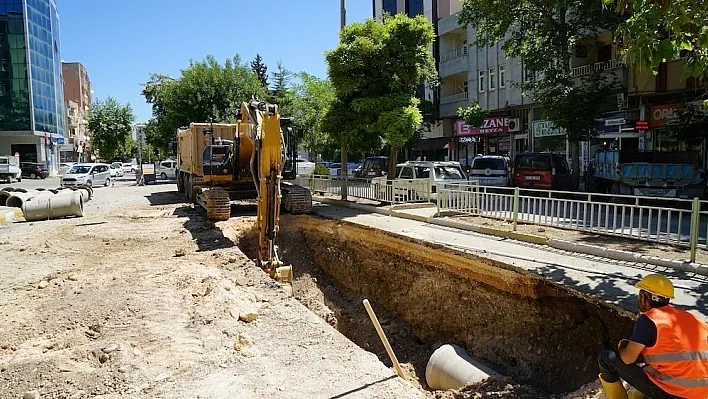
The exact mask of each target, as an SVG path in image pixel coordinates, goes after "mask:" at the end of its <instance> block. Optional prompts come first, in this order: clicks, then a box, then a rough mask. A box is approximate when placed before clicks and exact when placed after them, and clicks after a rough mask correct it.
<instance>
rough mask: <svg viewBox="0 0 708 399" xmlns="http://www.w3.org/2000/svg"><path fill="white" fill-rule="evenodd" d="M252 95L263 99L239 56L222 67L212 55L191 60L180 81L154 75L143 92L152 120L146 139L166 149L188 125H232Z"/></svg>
mask: <svg viewBox="0 0 708 399" xmlns="http://www.w3.org/2000/svg"><path fill="white" fill-rule="evenodd" d="M253 95H256V96H258V97H260V98H263V97H264V95H265V89H264V88H263V87H262V86H261V82H260V81H259V79H258V76H257V75H256V74H254V73H253V71H251V69H250V68H248V67H247V66H246V65H242V64H241V61H240V58H239V57H238V56H235V57H234V58H233V59H230V60H226V62H225V63H224V64H220V63H219V62H218V61H217V60H216V59H215V58H214V57H212V56H207V58H206V59H204V60H203V61H198V62H196V61H190V63H189V67H187V68H186V69H184V70H182V71H181V76H180V77H179V78H171V77H168V76H165V75H159V74H153V75H151V76H150V80H149V81H148V82H147V83H146V84H145V87H144V89H143V96H144V97H145V99H146V101H147V102H148V103H149V104H151V105H152V111H153V117H154V121H151V123H150V129H149V133H148V135H147V136H148V137H147V140H148V141H149V143H150V144H152V145H153V146H154V147H156V148H158V149H163V150H166V149H167V147H168V145H169V143H170V142H171V141H173V140H175V135H176V134H177V129H178V128H179V127H181V126H188V125H189V124H190V123H191V122H211V121H213V122H215V123H218V122H233V121H234V117H235V115H236V112H237V110H238V109H239V107H240V106H241V102H243V101H246V100H247V99H249V98H251V96H253Z"/></svg>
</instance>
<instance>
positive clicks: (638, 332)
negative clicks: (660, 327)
mask: <svg viewBox="0 0 708 399" xmlns="http://www.w3.org/2000/svg"><path fill="white" fill-rule="evenodd" d="M655 344H656V326H655V325H654V322H652V321H651V319H649V318H648V317H647V316H646V315H643V314H642V315H639V317H638V318H637V322H636V324H635V325H634V331H633V332H632V336H631V337H629V339H623V340H622V341H620V343H619V346H618V347H617V350H618V352H619V355H620V359H622V361H623V362H624V364H633V363H636V362H637V360H639V356H640V355H641V354H642V351H643V350H644V348H646V347H652V346H654V345H655Z"/></svg>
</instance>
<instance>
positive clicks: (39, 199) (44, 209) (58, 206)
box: [22, 190, 84, 221]
mask: <svg viewBox="0 0 708 399" xmlns="http://www.w3.org/2000/svg"><path fill="white" fill-rule="evenodd" d="M22 213H24V215H25V220H27V221H38V220H48V219H57V218H62V217H67V216H76V217H82V216H83V215H84V201H83V197H82V195H81V193H80V192H78V191H74V190H63V191H60V192H57V193H56V194H42V195H36V196H33V197H30V198H28V199H27V200H26V201H24V203H23V204H22Z"/></svg>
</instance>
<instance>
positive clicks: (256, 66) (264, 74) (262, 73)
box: [251, 54, 268, 88]
mask: <svg viewBox="0 0 708 399" xmlns="http://www.w3.org/2000/svg"><path fill="white" fill-rule="evenodd" d="M251 70H252V71H253V73H255V74H256V76H257V77H258V80H259V81H260V82H261V86H263V87H266V88H267V87H268V67H267V66H266V65H265V64H264V63H263V57H261V55H260V54H256V58H254V59H253V61H251Z"/></svg>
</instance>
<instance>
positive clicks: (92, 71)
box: [57, 0, 372, 122]
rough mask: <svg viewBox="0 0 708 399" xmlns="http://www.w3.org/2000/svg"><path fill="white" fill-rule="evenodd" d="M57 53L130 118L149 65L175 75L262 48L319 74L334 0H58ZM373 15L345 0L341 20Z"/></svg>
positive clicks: (334, 17)
mask: <svg viewBox="0 0 708 399" xmlns="http://www.w3.org/2000/svg"><path fill="white" fill-rule="evenodd" d="M57 3H58V7H59V15H60V25H61V57H62V60H64V61H67V62H69V61H70V62H81V63H82V64H83V65H84V66H85V67H86V69H87V71H88V73H89V78H90V79H91V83H92V84H93V90H94V99H103V98H106V97H108V96H112V97H114V98H116V99H117V100H118V101H119V102H121V103H130V105H131V106H132V107H133V110H134V112H135V116H136V121H138V122H144V121H147V120H148V119H149V118H150V116H151V109H150V106H149V105H148V104H146V103H145V99H144V98H143V97H142V96H141V95H140V92H141V90H142V87H141V84H143V83H145V82H146V81H147V80H148V78H149V76H150V73H161V74H167V75H171V76H178V75H179V71H180V69H183V68H185V67H187V66H188V64H189V60H190V59H195V60H200V59H203V58H204V57H206V56H207V55H209V54H212V55H214V56H215V57H216V58H217V59H218V60H219V61H221V62H223V61H225V60H226V59H228V58H231V57H233V56H234V55H236V54H239V55H240V56H241V59H242V61H243V62H244V63H245V62H248V63H250V61H251V60H252V59H253V58H254V57H255V55H256V53H259V54H261V56H262V57H263V59H264V61H265V63H266V65H267V66H268V72H269V73H270V72H272V71H274V70H275V69H276V66H277V62H278V60H282V62H283V65H284V66H285V67H286V68H287V69H289V70H291V71H295V72H300V71H305V72H308V73H310V74H313V75H316V76H319V77H326V74H327V69H326V65H325V61H324V52H325V51H326V50H329V49H332V48H334V47H335V46H336V44H337V41H338V31H339V26H340V17H339V16H340V12H339V5H340V2H339V1H338V0H121V1H107V0H58V1H57ZM371 16H372V2H371V0H347V22H348V23H350V22H356V21H362V20H364V19H366V18H370V17H371Z"/></svg>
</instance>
